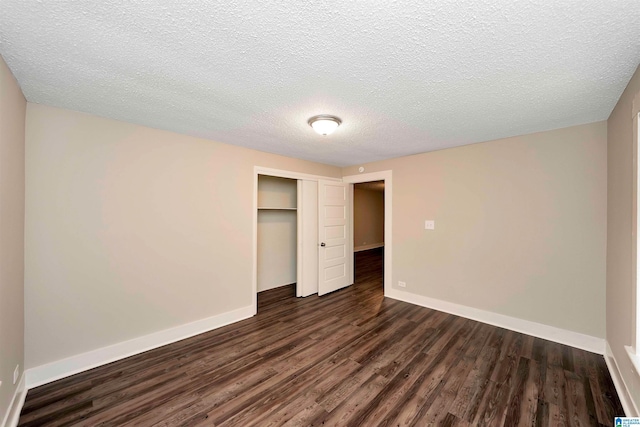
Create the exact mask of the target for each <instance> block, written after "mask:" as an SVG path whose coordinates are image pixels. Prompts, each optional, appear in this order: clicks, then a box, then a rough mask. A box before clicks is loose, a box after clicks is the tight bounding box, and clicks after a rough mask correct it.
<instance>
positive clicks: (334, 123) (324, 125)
mask: <svg viewBox="0 0 640 427" xmlns="http://www.w3.org/2000/svg"><path fill="white" fill-rule="evenodd" d="M340 123H342V120H340V119H339V118H337V117H336V116H327V115H322V116H314V117H311V118H310V119H309V125H310V126H311V127H312V128H313V130H315V131H316V132H318V133H319V134H320V135H329V134H330V133H333V131H334V130H336V129H337V128H338V126H340Z"/></svg>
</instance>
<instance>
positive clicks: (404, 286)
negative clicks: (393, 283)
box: [398, 282, 407, 288]
mask: <svg viewBox="0 0 640 427" xmlns="http://www.w3.org/2000/svg"><path fill="white" fill-rule="evenodd" d="M398 286H400V287H401V288H406V287H407V284H406V283H405V282H398Z"/></svg>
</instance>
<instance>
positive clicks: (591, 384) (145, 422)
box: [20, 250, 622, 426]
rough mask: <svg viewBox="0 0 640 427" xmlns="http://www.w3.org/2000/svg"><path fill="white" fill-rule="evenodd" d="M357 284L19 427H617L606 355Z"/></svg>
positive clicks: (32, 402)
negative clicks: (50, 426) (254, 426)
mask: <svg viewBox="0 0 640 427" xmlns="http://www.w3.org/2000/svg"><path fill="white" fill-rule="evenodd" d="M356 263H357V267H356V271H357V276H356V282H357V283H356V285H355V286H352V287H349V288H347V289H344V290H341V291H337V292H335V293H333V294H330V295H328V296H324V297H321V298H319V297H316V296H312V297H308V298H295V296H294V291H293V288H292V287H285V288H279V289H276V290H273V291H267V292H264V293H261V294H260V295H259V313H258V315H257V316H255V317H253V318H251V319H248V320H245V321H242V322H238V323H235V324H233V325H229V326H226V327H224V328H220V329H217V330H215V331H212V332H209V333H206V334H202V335H199V336H197V337H193V338H190V339H187V340H184V341H180V342H178V343H174V344H171V345H168V346H165V347H162V348H159V349H156V350H152V351H149V352H146V353H144V354H140V355H137V356H134V357H130V358H128V359H125V360H122V361H119V362H115V363H112V364H110V365H106V366H103V367H100V368H96V369H93V370H91V371H87V372H84V373H81V374H78V375H74V376H73V377H69V378H66V379H63V380H60V381H56V382H54V383H51V384H48V385H45V386H42V387H38V388H36V389H33V390H30V391H29V393H28V395H27V400H26V402H25V405H24V409H23V411H22V415H21V418H20V425H21V426H36V425H38V426H40V425H52V426H53V425H80V426H98V425H113V426H123V425H127V426H129V425H131V426H151V425H154V426H155V425H160V426H177V425H180V426H252V425H258V426H267V425H268V426H279V425H285V424H286V425H289V426H319V425H327V426H329V425H336V426H359V425H361V426H399V425H403V426H404V425H414V426H426V425H446V426H453V425H459V426H476V425H504V426H520V425H522V426H534V425H535V426H546V425H553V426H557V425H569V426H573V425H575V426H577V425H595V426H597V425H612V422H613V417H614V415H620V414H622V408H621V406H620V402H619V400H618V397H617V395H616V393H615V390H614V386H613V384H612V381H611V378H610V377H609V373H608V371H607V368H606V365H605V362H604V359H603V358H602V356H599V355H596V354H592V353H588V352H585V351H582V350H577V349H574V348H571V347H567V346H563V345H560V344H556V343H552V342H549V341H545V340H542V339H538V338H533V337H530V336H527V335H522V334H519V333H516V332H512V331H508V330H505V329H501V328H497V327H494V326H489V325H485V324H482V323H478V322H474V321H471V320H467V319H463V318H460V317H456V316H452V315H448V314H445V313H441V312H437V311H434V310H429V309H426V308H422V307H417V306H414V305H411V304H407V303H403V302H400V301H394V300H392V299H385V298H383V296H382V283H381V278H382V276H381V271H382V253H381V250H373V251H367V252H364V253H358V254H357V257H356Z"/></svg>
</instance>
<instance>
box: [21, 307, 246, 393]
mask: <svg viewBox="0 0 640 427" xmlns="http://www.w3.org/2000/svg"><path fill="white" fill-rule="evenodd" d="M254 314H255V310H254V307H253V305H250V306H247V307H243V308H239V309H237V310H233V311H229V312H226V313H222V314H218V315H216V316H212V317H208V318H206V319H202V320H198V321H195V322H192V323H187V324H185V325H180V326H176V327H174V328H170V329H165V330H163V331H159V332H154V333H152V334H149V335H145V336H142V337H138V338H134V339H132V340H128V341H123V342H120V343H117V344H113V345H110V346H107V347H102V348H99V349H97V350H92V351H88V352H86V353H82V354H78V355H75V356H71V357H68V358H66V359H62V360H57V361H55V362H51V363H47V364H45V365H41V366H37V367H35V368H31V369H28V370H27V371H26V387H27V389H32V388H34V387H38V386H40V385H43V384H47V383H50V382H52V381H56V380H59V379H61V378H65V377H68V376H71V375H74V374H77V373H79V372H83V371H87V370H89V369H92V368H95V367H98V366H102V365H106V364H107V363H111V362H115V361H116V360H120V359H124V358H126V357H129V356H133V355H136V354H139V353H143V352H145V351H148V350H152V349H154V348H158V347H162V346H163V345H167V344H171V343H173V342H176V341H180V340H183V339H185V338H189V337H192V336H194V335H198V334H201V333H204V332H208V331H210V330H213V329H217V328H220V327H222V326H225V325H229V324H231V323H235V322H238V321H240V320H244V319H247V318H249V317H251V316H253V315H254Z"/></svg>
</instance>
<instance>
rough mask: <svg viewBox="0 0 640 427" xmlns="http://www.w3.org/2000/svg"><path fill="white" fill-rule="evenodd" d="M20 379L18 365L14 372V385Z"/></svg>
mask: <svg viewBox="0 0 640 427" xmlns="http://www.w3.org/2000/svg"><path fill="white" fill-rule="evenodd" d="M19 377H20V365H16V369H15V370H14V371H13V383H14V384H15V383H17V382H18V378H19Z"/></svg>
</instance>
